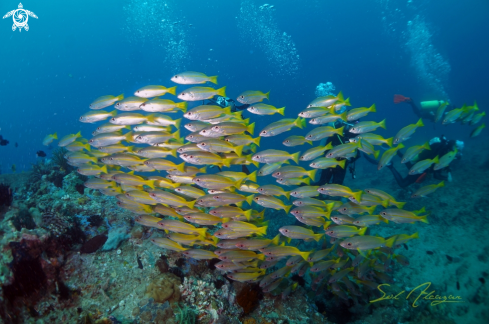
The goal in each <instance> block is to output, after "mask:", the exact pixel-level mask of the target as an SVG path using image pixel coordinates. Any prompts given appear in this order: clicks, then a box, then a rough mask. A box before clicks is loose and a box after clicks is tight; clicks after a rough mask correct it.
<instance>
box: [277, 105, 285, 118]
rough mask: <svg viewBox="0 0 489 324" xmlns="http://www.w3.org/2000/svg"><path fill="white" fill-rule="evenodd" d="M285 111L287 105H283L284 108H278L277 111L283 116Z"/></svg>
mask: <svg viewBox="0 0 489 324" xmlns="http://www.w3.org/2000/svg"><path fill="white" fill-rule="evenodd" d="M284 111H285V107H282V108H278V109H277V112H278V113H279V114H280V115H282V116H284V115H285V112H284Z"/></svg>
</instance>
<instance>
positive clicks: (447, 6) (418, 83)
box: [0, 0, 489, 173]
mask: <svg viewBox="0 0 489 324" xmlns="http://www.w3.org/2000/svg"><path fill="white" fill-rule="evenodd" d="M264 3H265V2H264V1H262V2H253V1H244V2H241V1H227V0H219V1H212V2H208V1H195V0H179V1H176V0H173V1H149V0H146V1H142V0H137V1H93V0H89V1H69V2H66V1H59V0H56V1H39V0H36V1H34V0H32V1H26V2H23V5H24V8H25V9H27V10H31V11H33V12H34V13H35V14H36V15H37V16H38V17H39V19H34V18H29V22H28V23H29V26H30V30H29V31H27V32H26V31H25V30H23V31H22V32H20V33H19V32H18V31H15V32H13V31H12V30H11V26H12V18H11V17H9V18H6V19H3V20H1V21H0V134H1V135H3V136H4V138H7V139H8V140H9V141H10V144H9V145H8V146H2V147H0V168H1V169H0V170H1V172H2V173H8V172H11V171H10V170H11V165H12V164H16V166H17V172H18V171H23V170H27V169H29V167H30V164H31V163H34V162H35V161H36V156H35V152H36V151H37V150H41V149H43V150H45V151H46V152H47V153H48V157H49V154H50V152H51V151H50V150H49V149H46V148H45V147H43V146H42V143H41V141H42V139H43V138H44V136H46V135H47V134H50V133H54V132H58V135H60V136H64V135H66V134H69V133H76V132H77V131H78V130H79V129H81V130H82V133H83V135H84V136H85V137H86V138H89V137H90V132H91V131H92V130H93V128H94V127H93V126H92V125H84V124H81V123H79V122H78V118H79V116H80V115H81V114H83V113H84V112H86V111H88V105H89V104H90V102H91V101H93V100H94V99H95V98H97V97H99V96H101V95H107V94H112V95H118V94H120V93H125V95H126V96H129V95H130V94H132V93H133V92H134V91H135V90H136V89H138V88H139V87H141V86H144V85H147V84H162V85H166V86H170V85H171V81H170V77H171V76H172V74H174V73H176V72H182V71H185V70H195V71H201V72H204V73H206V74H208V75H215V74H217V75H219V76H220V77H219V85H227V86H228V90H227V94H228V96H230V97H233V98H236V97H237V95H238V94H239V93H240V92H242V91H245V90H249V89H260V90H263V91H268V90H271V101H270V103H271V104H273V105H275V106H277V107H282V106H287V109H286V116H287V117H290V118H292V117H295V116H297V113H298V112H300V111H301V110H302V109H304V108H305V107H306V105H307V104H308V103H309V101H311V100H312V99H314V97H315V95H314V91H315V88H316V86H317V85H318V84H319V83H321V82H327V81H330V82H333V83H334V85H335V86H336V91H339V90H342V91H343V92H344V94H345V96H348V97H351V102H352V104H353V107H360V106H370V105H371V104H372V103H376V104H377V108H378V113H377V114H376V115H374V116H372V119H373V120H377V121H380V120H381V119H383V118H387V121H388V129H387V131H381V132H379V133H380V134H382V135H384V136H393V135H395V133H396V132H397V130H398V129H399V128H401V127H403V126H405V125H407V124H409V123H414V122H415V121H416V120H417V117H416V116H415V115H414V114H413V113H412V112H411V110H410V109H409V108H408V107H407V106H403V105H394V104H393V102H392V97H393V94H395V93H401V94H404V95H406V96H410V97H412V98H413V99H414V100H416V101H421V100H432V99H446V98H442V97H441V95H440V91H438V90H439V89H434V88H433V87H430V86H429V85H428V84H427V82H426V74H423V73H420V69H419V65H418V66H417V64H419V61H417V62H414V63H413V61H415V58H416V57H418V58H419V57H423V55H425V56H426V55H427V56H428V62H429V60H430V53H431V54H433V53H438V54H440V55H441V57H442V58H443V60H444V62H447V63H448V64H449V66H450V67H451V71H450V72H449V73H448V74H447V77H446V78H444V79H443V80H441V82H440V84H441V85H442V87H443V89H444V91H445V93H446V95H447V96H448V98H449V99H450V100H451V102H452V103H454V104H455V105H457V106H461V105H462V104H464V103H467V104H472V103H473V101H474V100H477V102H478V104H479V107H480V108H481V110H486V107H487V106H488V105H489V92H488V91H487V89H488V88H487V87H488V85H489V61H488V60H487V52H488V50H489V26H488V24H487V17H488V16H489V2H487V1H484V0H469V1H463V2H460V1H456V0H443V1H442V0H438V1H419V0H413V1H411V2H409V1H392V0H391V1H387V0H383V1H363V0H355V1H320V0H317V1H301V2H298V1H291V0H287V1H284V0H282V1H275V3H273V2H270V4H271V5H272V4H273V5H275V9H274V10H273V11H272V12H270V13H267V14H266V15H265V16H266V17H267V19H268V20H267V21H272V22H273V25H272V27H270V28H272V29H274V30H278V31H279V32H280V33H282V32H286V33H287V34H288V35H290V36H291V39H292V40H293V42H294V43H295V48H296V51H297V54H299V55H300V59H299V60H296V61H295V62H296V63H297V64H298V65H297V66H298V70H296V71H295V72H292V73H291V72H290V71H289V70H287V66H285V67H282V68H280V67H277V65H276V64H273V62H271V61H270V60H269V59H268V58H267V57H269V56H270V53H271V52H272V53H273V51H274V49H273V48H270V46H269V44H267V43H266V42H262V43H259V42H256V41H255V42H254V41H253V38H254V37H250V35H256V39H260V37H258V36H259V35H260V33H268V32H269V31H270V30H269V29H268V30H260V29H256V28H255V29H253V28H252V26H254V25H250V28H249V30H248V31H247V32H246V33H243V28H241V29H240V28H238V27H239V26H243V21H245V20H246V17H243V13H242V12H241V11H240V8H243V7H245V8H248V9H249V8H250V6H251V7H252V6H255V8H258V6H260V5H263V4H264ZM165 5H166V6H165ZM17 6H18V2H17V1H2V2H0V13H1V14H2V16H3V15H4V14H5V13H7V12H9V11H10V10H13V9H16V8H17ZM167 9H168V10H167ZM263 16H264V15H258V16H257V17H258V18H257V19H261V18H260V17H263ZM416 16H419V19H418V20H417V21H422V22H424V24H425V25H424V26H426V27H427V28H428V33H429V34H430V35H432V37H431V38H429V43H430V44H431V46H432V47H431V52H430V51H429V50H428V49H427V48H426V46H415V45H412V43H413V42H411V45H407V44H408V43H409V40H410V39H411V40H412V37H413V35H414V36H415V34H412V33H411V34H410V33H409V30H408V21H415V17H416ZM161 20H165V22H164V24H162V25H161V26H159V25H157V24H156V22H159V21H161ZM143 22H144V23H143ZM175 22H176V24H174V23H175ZM240 23H241V25H240ZM190 24H192V26H190ZM172 25H174V26H173V27H172ZM265 25H266V24H265ZM266 26H270V25H266ZM418 27H419V26H418ZM244 28H245V29H246V26H245V27H244ZM169 30H171V31H172V32H169ZM175 30H176V31H175ZM425 31H426V30H425ZM420 33H421V31H420ZM410 35H411V36H410ZM410 37H411V38H410ZM169 38H171V40H172V41H175V40H176V41H177V42H179V41H181V42H184V43H182V44H183V45H182V44H180V46H179V47H177V48H178V49H182V48H185V49H186V52H185V55H182V56H181V57H180V58H179V55H178V54H179V53H176V52H175V51H173V52H172V49H174V47H173V46H174V45H168V44H169V41H170V39H169ZM425 44H426V43H425ZM267 46H268V47H267ZM211 49H212V51H211ZM267 50H268V52H267ZM277 50H283V49H277ZM270 51H271V52H270ZM281 53H288V52H287V51H286V50H285V51H282V52H281ZM413 53H415V54H413ZM175 54H176V55H175ZM171 55H173V58H171V59H168V58H169V57H170V56H171ZM425 58H426V57H425ZM278 61H280V60H278ZM424 62H427V61H426V60H425V61H424ZM428 70H429V66H428ZM434 77H435V79H436V77H437V76H436V75H435V76H434ZM428 83H429V82H428ZM435 88H436V87H435ZM182 89H183V87H181V86H180V87H179V90H182ZM245 114H246V115H247V116H249V115H250V114H249V113H245ZM254 118H255V119H257V118H256V116H254ZM277 119H278V117H277V116H273V117H266V118H260V120H259V121H258V123H257V131H259V130H261V129H262V128H263V127H264V126H266V125H267V124H268V123H269V122H271V121H275V120H277ZM470 130H471V128H470V127H469V126H462V125H459V124H455V125H450V126H449V127H442V126H441V125H437V126H436V129H434V128H433V127H432V125H429V126H427V127H424V128H422V129H420V130H419V131H418V132H417V134H416V137H417V141H425V140H427V139H429V138H431V137H432V136H435V135H439V134H440V133H444V134H446V135H448V136H450V137H453V136H457V138H459V139H462V140H468V135H469V134H470ZM297 133H301V134H304V132H297ZM292 134H293V132H289V133H286V134H284V135H285V136H289V135H292ZM285 136H283V137H285ZM283 137H280V138H277V139H280V140H282V139H283ZM487 139H488V135H487V131H486V132H483V133H482V135H481V136H480V137H479V138H477V139H474V140H473V141H474V142H477V141H485V140H487ZM15 142H17V143H18V145H19V146H18V148H16V147H15V146H14V143H15ZM263 143H264V145H263V147H265V148H266V147H269V146H272V145H273V144H274V143H275V141H273V140H264V141H263ZM409 144H410V145H411V144H415V143H414V142H411V143H409Z"/></svg>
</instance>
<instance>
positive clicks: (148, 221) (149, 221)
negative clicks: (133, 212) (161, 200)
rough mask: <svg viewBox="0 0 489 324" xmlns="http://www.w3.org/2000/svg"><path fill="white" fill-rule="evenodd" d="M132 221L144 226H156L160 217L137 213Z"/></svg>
mask: <svg viewBox="0 0 489 324" xmlns="http://www.w3.org/2000/svg"><path fill="white" fill-rule="evenodd" d="M134 221H135V222H136V223H138V224H141V225H144V226H148V227H154V228H158V226H157V224H158V222H159V221H161V218H159V217H155V216H151V215H137V216H136V217H134Z"/></svg>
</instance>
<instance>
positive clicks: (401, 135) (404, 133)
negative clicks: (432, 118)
mask: <svg viewBox="0 0 489 324" xmlns="http://www.w3.org/2000/svg"><path fill="white" fill-rule="evenodd" d="M422 126H424V124H423V119H421V118H420V119H419V120H418V122H417V123H416V124H411V125H407V126H406V127H403V128H402V129H401V130H400V131H399V132H398V133H397V134H396V136H394V141H393V143H394V144H399V143H401V142H404V141H405V140H407V139H409V138H410V137H411V135H413V134H414V132H415V131H416V129H417V128H419V127H422Z"/></svg>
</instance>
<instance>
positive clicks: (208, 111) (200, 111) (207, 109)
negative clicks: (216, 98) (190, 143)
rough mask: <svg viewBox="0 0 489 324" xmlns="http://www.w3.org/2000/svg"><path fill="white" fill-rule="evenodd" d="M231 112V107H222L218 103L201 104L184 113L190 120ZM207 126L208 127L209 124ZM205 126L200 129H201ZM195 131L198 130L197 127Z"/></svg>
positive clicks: (206, 118)
mask: <svg viewBox="0 0 489 324" xmlns="http://www.w3.org/2000/svg"><path fill="white" fill-rule="evenodd" d="M230 113H231V107H225V108H222V107H221V106H216V105H201V106H197V107H195V108H192V109H190V110H189V111H187V112H186V113H185V114H184V115H183V117H185V118H187V119H190V120H195V121H203V120H208V119H212V118H215V117H219V116H222V115H225V114H230ZM205 127H207V125H206V126H205ZM203 128H204V127H203ZM203 128H201V129H198V130H199V131H200V130H202V129H203ZM195 131H197V129H196V130H195Z"/></svg>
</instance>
